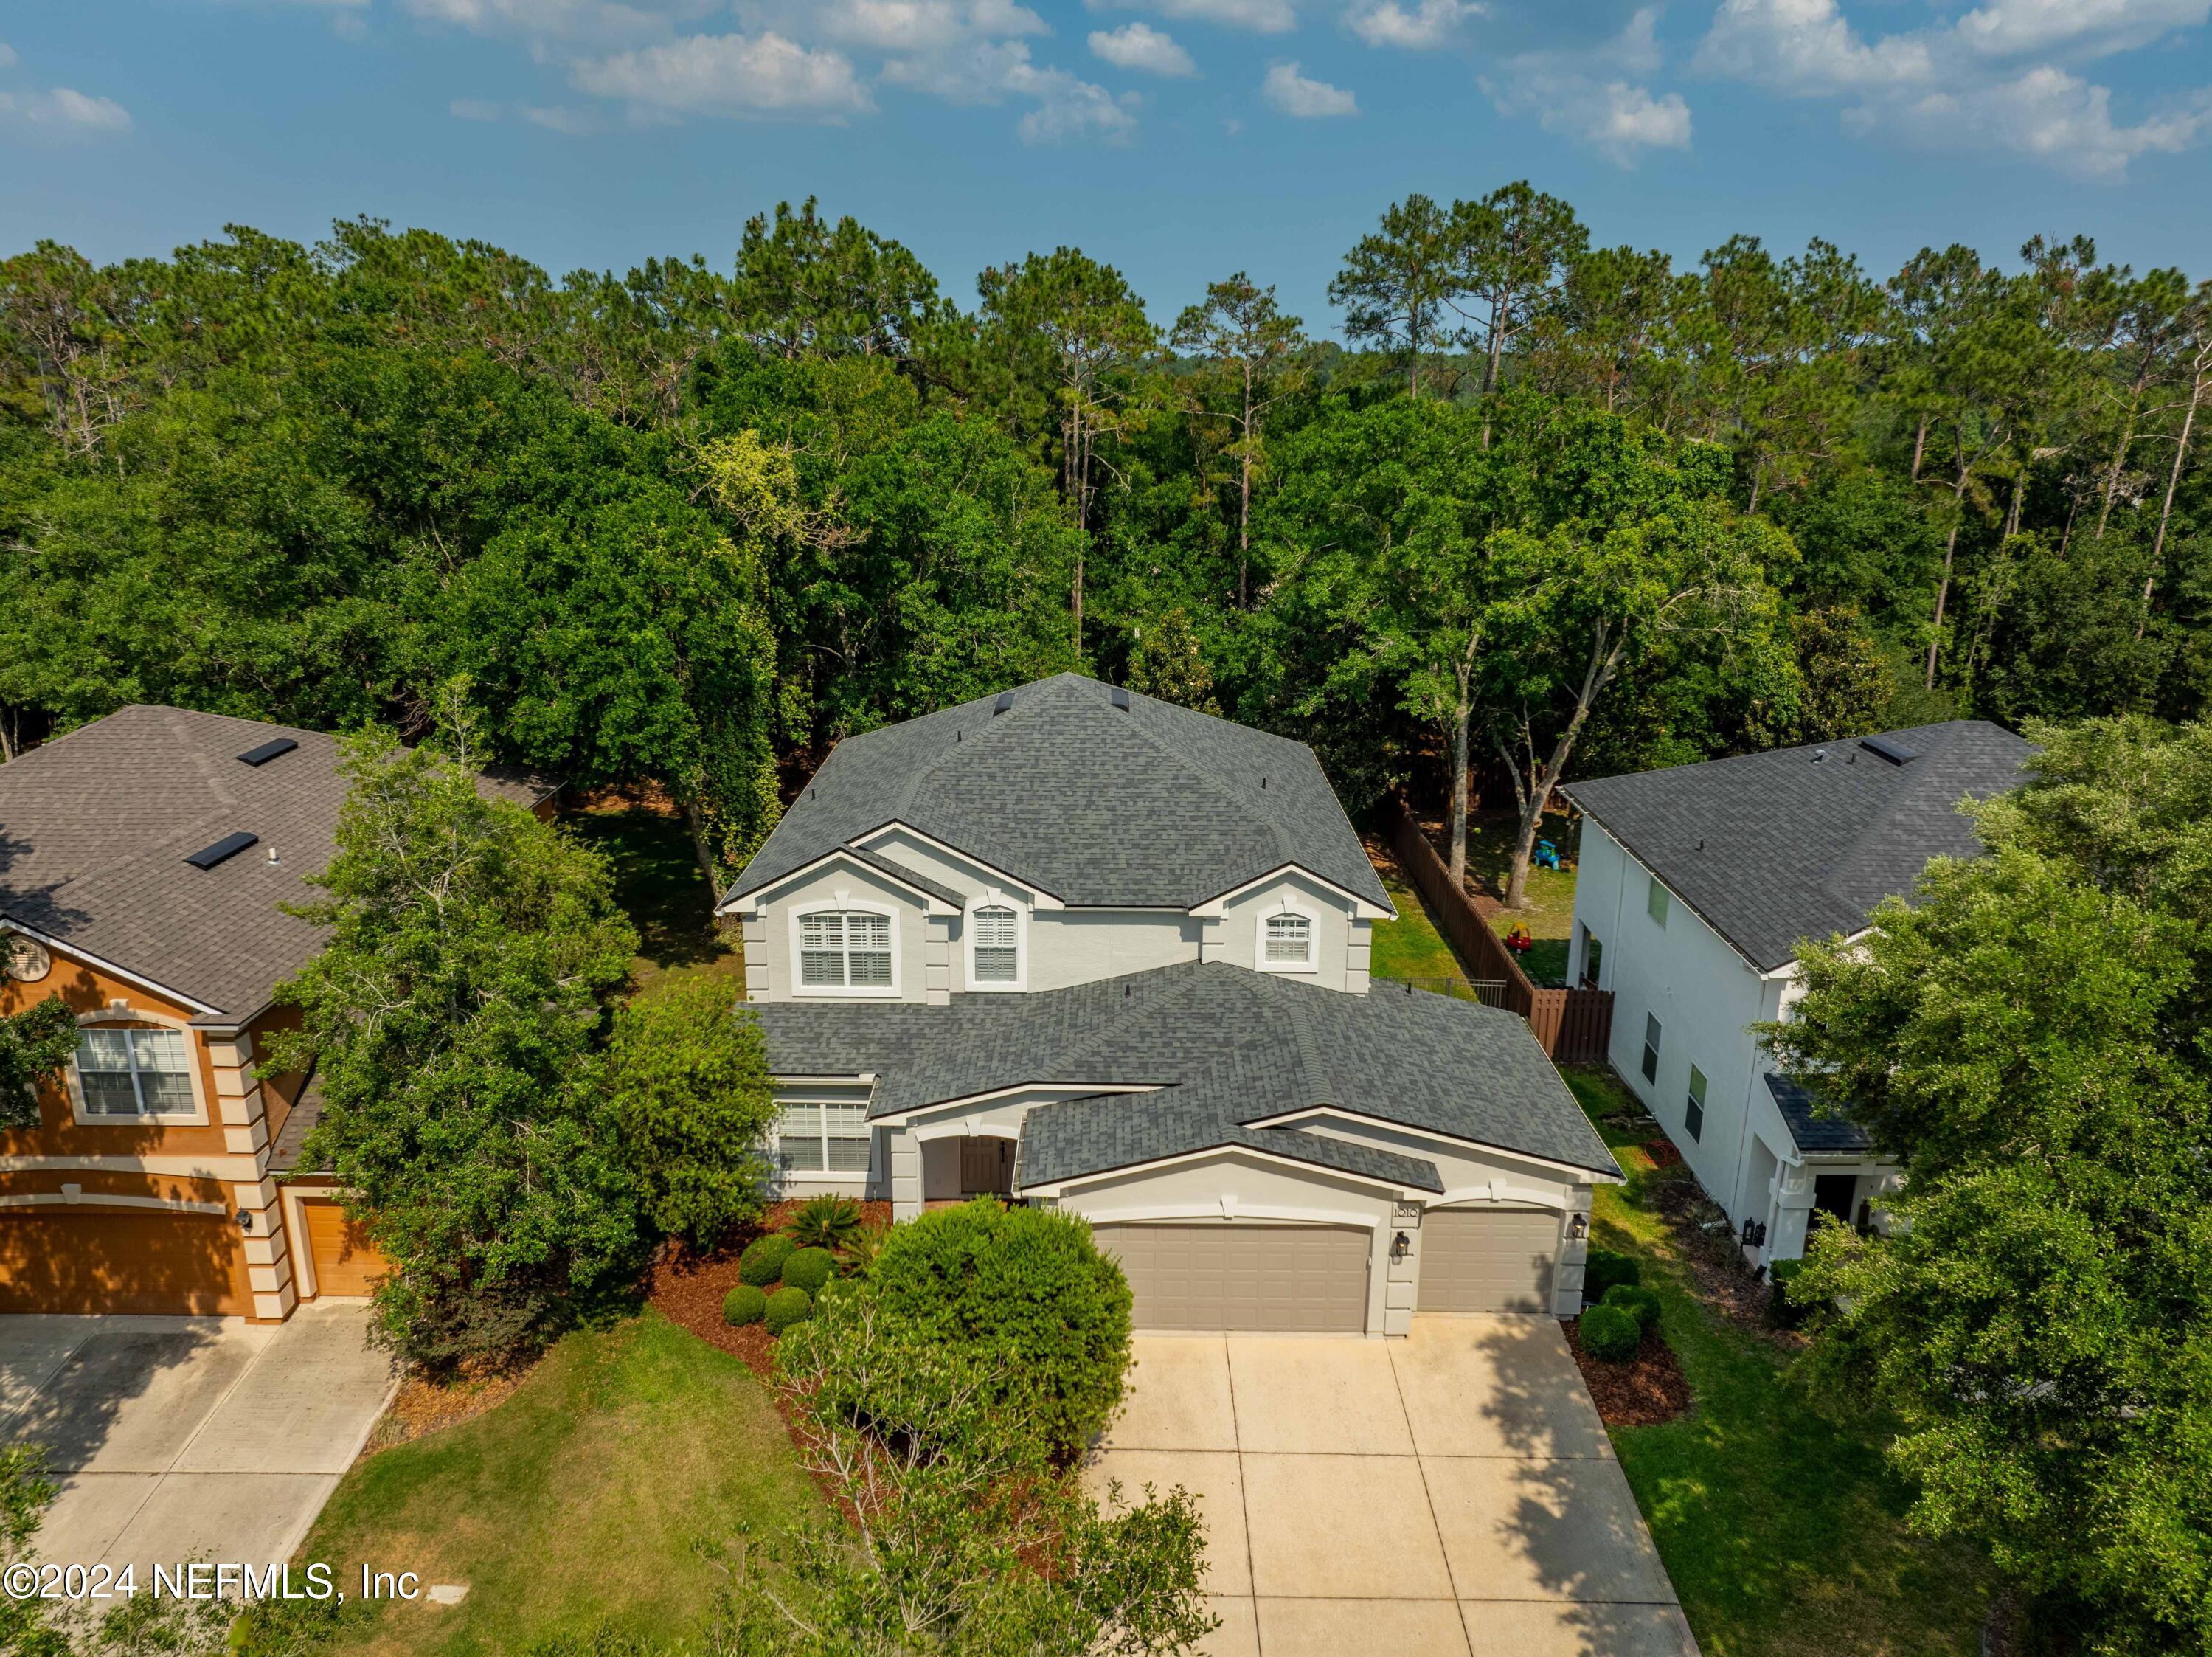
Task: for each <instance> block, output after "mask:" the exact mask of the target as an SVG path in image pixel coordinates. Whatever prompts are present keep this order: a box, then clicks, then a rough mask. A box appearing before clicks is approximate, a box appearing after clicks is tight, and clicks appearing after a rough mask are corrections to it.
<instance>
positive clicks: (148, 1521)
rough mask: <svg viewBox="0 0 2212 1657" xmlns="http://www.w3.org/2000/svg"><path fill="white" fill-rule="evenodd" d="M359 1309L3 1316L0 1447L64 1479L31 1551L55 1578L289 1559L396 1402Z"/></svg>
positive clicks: (344, 1305) (385, 1361) (385, 1363)
mask: <svg viewBox="0 0 2212 1657" xmlns="http://www.w3.org/2000/svg"><path fill="white" fill-rule="evenodd" d="M367 1335H368V1307H367V1305H366V1304H364V1303H362V1302H360V1301H351V1302H332V1303H330V1304H327V1305H321V1306H315V1307H305V1308H303V1309H301V1311H299V1312H296V1313H294V1314H293V1315H292V1319H291V1320H290V1321H289V1323H285V1324H281V1325H273V1326H272V1325H252V1324H247V1323H246V1322H244V1321H243V1320H241V1319H216V1318H155V1317H105V1318H95V1317H64V1316H30V1315H25V1316H9V1317H0V1415H4V1420H0V1441H4V1442H8V1443H15V1442H19V1441H30V1442H32V1443H35V1444H41V1445H44V1446H45V1447H46V1449H47V1451H48V1453H49V1459H50V1464H51V1465H52V1468H53V1470H54V1471H55V1472H56V1473H57V1474H58V1475H59V1476H61V1477H62V1480H63V1483H62V1492H61V1495H60V1496H58V1497H57V1498H56V1499H55V1502H54V1505H53V1506H52V1508H49V1509H48V1510H47V1513H46V1523H45V1525H44V1526H41V1527H40V1532H39V1535H38V1538H37V1545H38V1550H39V1551H40V1554H41V1555H42V1556H44V1557H46V1558H47V1559H50V1560H53V1561H56V1562H58V1563H63V1564H72V1563H82V1564H92V1563H95V1562H98V1561H102V1560H104V1561H106V1562H107V1563H109V1564H111V1565H113V1566H114V1567H115V1568H116V1569H118V1570H119V1569H121V1568H122V1567H123V1566H124V1565H125V1564H126V1563H135V1564H136V1565H137V1567H138V1569H139V1572H140V1575H141V1578H142V1580H143V1577H144V1575H145V1573H146V1571H147V1570H148V1569H149V1567H150V1566H152V1565H153V1564H155V1563H176V1562H180V1561H183V1560H186V1559H190V1558H192V1557H194V1556H198V1557H202V1558H206V1559H210V1560H213V1561H217V1562H230V1561H235V1562H238V1563H246V1564H256V1565H258V1564H265V1563H270V1562H271V1561H276V1560H283V1559H284V1558H287V1557H289V1556H290V1554H291V1553H292V1551H293V1550H295V1549H296V1548H297V1547H298V1546H299V1545H300V1543H301V1540H302V1539H304V1538H305V1537H306V1535H307V1527H308V1526H310V1525H312V1524H313V1522H314V1519H315V1515H316V1514H319V1513H320V1512H321V1511H322V1507H323V1503H324V1502H325V1501H327V1500H328V1499H329V1496H330V1494H331V1491H332V1490H333V1489H336V1488H337V1482H338V1478H339V1476H340V1475H341V1474H343V1472H344V1471H345V1470H346V1468H347V1467H349V1465H352V1462H353V1459H354V1457H355V1456H356V1455H357V1454H358V1453H360V1450H361V1447H362V1441H364V1440H366V1439H367V1438H368V1429H370V1427H372V1426H373V1425H374V1423H375V1421H376V1418H377V1416H380V1415H381V1414H382V1413H383V1411H384V1406H385V1405H386V1404H387V1403H388V1402H389V1401H390V1400H391V1398H392V1392H393V1391H394V1389H395V1387H396V1386H397V1380H396V1378H395V1375H394V1372H393V1369H392V1362H391V1360H390V1358H389V1357H388V1356H387V1355H386V1354H384V1353H382V1352H379V1351H376V1350H374V1349H371V1348H370V1347H369V1345H368V1340H367Z"/></svg>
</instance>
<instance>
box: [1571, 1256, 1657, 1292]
mask: <svg viewBox="0 0 2212 1657" xmlns="http://www.w3.org/2000/svg"><path fill="white" fill-rule="evenodd" d="M1643 1281H1644V1267H1643V1265H1642V1264H1641V1263H1640V1262H1639V1261H1638V1260H1637V1259H1636V1258H1634V1257H1633V1256H1632V1255H1627V1254H1620V1253H1616V1252H1613V1250H1612V1249H1609V1248H1593V1249H1591V1250H1590V1252H1589V1259H1588V1260H1586V1261H1584V1262H1583V1299H1584V1300H1585V1301H1602V1300H1603V1299H1604V1298H1605V1292H1606V1290H1607V1289H1608V1288H1612V1287H1613V1285H1614V1284H1615V1283H1641V1282H1643Z"/></svg>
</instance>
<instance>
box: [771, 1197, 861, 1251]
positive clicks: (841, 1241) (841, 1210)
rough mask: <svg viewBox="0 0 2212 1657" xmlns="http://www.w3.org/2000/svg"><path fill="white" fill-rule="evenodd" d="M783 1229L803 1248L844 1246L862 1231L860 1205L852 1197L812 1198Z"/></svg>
mask: <svg viewBox="0 0 2212 1657" xmlns="http://www.w3.org/2000/svg"><path fill="white" fill-rule="evenodd" d="M783 1231H784V1235H786V1236H787V1237H788V1238H790V1239H791V1240H792V1241H793V1242H794V1243H796V1244H798V1245H799V1247H801V1248H827V1249H844V1248H847V1247H848V1246H850V1245H851V1243H852V1241H853V1240H854V1238H855V1237H858V1236H859V1235H860V1204H859V1203H855V1202H854V1200H853V1199H852V1198H851V1197H808V1198H807V1199H806V1200H805V1202H804V1203H800V1204H799V1209H798V1211H797V1212H796V1213H794V1214H793V1215H792V1216H791V1218H790V1220H789V1221H787V1222H786V1224H785V1226H784V1228H783Z"/></svg>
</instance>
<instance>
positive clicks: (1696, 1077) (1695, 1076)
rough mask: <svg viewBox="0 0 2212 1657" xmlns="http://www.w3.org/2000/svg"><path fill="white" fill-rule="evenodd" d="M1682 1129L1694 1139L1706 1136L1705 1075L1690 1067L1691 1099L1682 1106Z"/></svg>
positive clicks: (1694, 1067)
mask: <svg viewBox="0 0 2212 1657" xmlns="http://www.w3.org/2000/svg"><path fill="white" fill-rule="evenodd" d="M1682 1127H1683V1129H1684V1130H1685V1131H1686V1132H1687V1133H1688V1134H1689V1136H1690V1137H1691V1138H1692V1139H1703V1138H1704V1137H1705V1072H1704V1071H1703V1070H1700V1069H1699V1068H1698V1067H1697V1066H1696V1065H1694V1064H1692V1066H1691V1067H1690V1098H1689V1102H1688V1103H1687V1104H1686V1105H1684V1106H1682Z"/></svg>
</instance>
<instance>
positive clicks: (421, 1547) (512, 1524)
mask: <svg viewBox="0 0 2212 1657" xmlns="http://www.w3.org/2000/svg"><path fill="white" fill-rule="evenodd" d="M820 1511H821V1502H820V1498H819V1497H818V1496H817V1494H816V1492H815V1490H814V1489H813V1487H812V1485H811V1483H809V1482H808V1480H807V1478H806V1477H805V1474H804V1473H802V1472H801V1471H799V1466H798V1465H797V1463H796V1462H795V1461H794V1460H793V1457H792V1451H791V1443H790V1440H789V1438H788V1437H787V1435H786V1434H785V1431H784V1427H783V1422H782V1420H781V1417H780V1416H778V1415H777V1414H776V1411H775V1405H774V1404H772V1403H771V1402H770V1401H769V1394H768V1392H767V1389H766V1388H765V1387H764V1386H762V1384H761V1382H760V1381H759V1380H757V1379H756V1378H755V1376H754V1375H753V1374H752V1372H751V1371H750V1370H749V1369H747V1368H745V1367H744V1365H743V1364H742V1363H740V1362H738V1360H737V1359H735V1358H733V1357H731V1356H729V1355H727V1354H726V1353H722V1352H718V1351H716V1350H715V1349H714V1348H713V1347H710V1346H708V1345H707V1344H706V1343H704V1342H702V1341H701V1340H699V1339H698V1338H697V1337H696V1336H693V1335H691V1334H690V1333H689V1332H688V1331H684V1330H682V1329H679V1328H678V1327H677V1326H676V1325H674V1324H672V1323H671V1322H669V1321H668V1319H665V1318H664V1317H662V1316H661V1315H660V1314H659V1313H658V1312H653V1311H647V1312H646V1313H643V1314H642V1315H641V1316H639V1317H636V1318H633V1319H629V1320H628V1321H627V1322H624V1323H623V1324H620V1325H617V1326H615V1327H614V1328H611V1329H607V1330H586V1331H579V1332H577V1333H575V1334H572V1335H569V1336H568V1337H566V1338H564V1339H563V1340H562V1342H561V1343H560V1344H559V1345H557V1346H556V1347H555V1348H554V1349H553V1350H552V1351H551V1353H550V1354H549V1355H547V1356H546V1358H545V1359H544V1362H541V1363H540V1364H539V1365H538V1368H536V1369H535V1370H534V1371H532V1374H530V1375H529V1377H528V1378H527V1379H526V1380H524V1382H523V1383H522V1385H521V1386H520V1387H518V1388H517V1389H516V1390H515V1392H514V1393H513V1396H512V1397H510V1398H507V1399H506V1400H505V1401H504V1402H502V1403H501V1404H498V1405H497V1406H496V1407H495V1408H494V1409H492V1410H489V1411H487V1412H486V1413H485V1414H483V1415H482V1416H477V1418H476V1419H475V1420H473V1421H468V1422H462V1423H461V1424H459V1426H455V1427H449V1428H447V1429H445V1430H443V1431H441V1432H438V1433H435V1434H433V1435H430V1436H428V1437H426V1438H422V1439H418V1440H416V1441H415V1442H413V1443H410V1444H403V1445H400V1446H398V1447H396V1448H393V1449H389V1450H385V1451H381V1452H380V1453H377V1454H375V1455H373V1456H371V1457H369V1458H368V1459H367V1460H365V1461H362V1462H359V1463H356V1465H355V1466H354V1468H353V1470H352V1471H350V1472H349V1473H348V1474H347V1475H346V1476H345V1478H344V1481H343V1483H341V1484H340V1485H339V1486H338V1488H337V1493H336V1494H335V1495H333V1496H331V1500H330V1503H329V1505H328V1506H327V1507H325V1508H324V1509H323V1514H322V1517H321V1518H320V1519H319V1520H317V1521H316V1524H315V1528H314V1530H313V1532H312V1533H311V1534H310V1536H309V1537H308V1538H307V1545H306V1547H305V1549H304V1550H302V1556H303V1557H304V1558H306V1559H307V1560H325V1561H328V1562H330V1563H332V1564H333V1565H334V1566H335V1567H336V1575H337V1582H338V1586H339V1587H342V1588H345V1589H347V1590H348V1591H349V1598H350V1595H351V1590H352V1589H354V1588H355V1587H357V1586H358V1584H359V1581H360V1576H361V1567H362V1564H363V1563H367V1564H368V1565H370V1566H372V1567H373V1568H374V1569H377V1570H380V1571H392V1572H398V1571H414V1572H416V1573H417V1574H418V1575H420V1577H421V1579H422V1581H423V1582H424V1583H425V1584H429V1583H447V1582H450V1583H459V1584H464V1585H465V1586H466V1587H467V1588H468V1590H469V1593H468V1597H467V1599H465V1600H464V1601H463V1602H462V1603H461V1604H460V1605H457V1606H453V1607H451V1608H444V1607H440V1606H436V1605H428V1604H426V1603H422V1602H416V1603H412V1604H401V1603H392V1602H386V1603H384V1604H382V1605H379V1606H377V1607H376V1608H374V1609H373V1610H372V1611H368V1612H367V1613H364V1614H358V1615H356V1614H355V1608H354V1606H353V1605H350V1604H349V1605H348V1607H347V1611H348V1613H349V1614H348V1616H347V1617H345V1619H344V1620H343V1622H342V1623H341V1624H340V1633H339V1636H338V1639H337V1643H336V1646H335V1647H334V1648H333V1649H336V1650H340V1651H358V1652H376V1653H401V1652H405V1653H426V1654H427V1653H439V1654H447V1657H463V1654H475V1653H487V1654H489V1653H505V1652H520V1651H521V1650H523V1649H524V1648H526V1647H528V1646H530V1645H532V1644H533V1643H534V1642H538V1641H540V1640H543V1639H545V1638H548V1637H549V1636H559V1635H582V1634H585V1633H588V1632H589V1631H590V1630H592V1629H593V1628H595V1627H597V1626H598V1625H599V1624H600V1623H603V1622H605V1623H612V1624H613V1625H614V1626H615V1627H617V1628H618V1629H620V1630H623V1631H626V1632H630V1633H634V1634H636V1635H639V1636H646V1637H648V1638H654V1639H667V1640H674V1639H678V1638H682V1637H685V1636H690V1634H692V1633H693V1632H694V1631H695V1630H696V1624H697V1623H698V1620H699V1618H700V1617H701V1616H702V1613H703V1612H704V1611H705V1609H706V1606H707V1602H708V1596H709V1595H710V1594H711V1593H713V1591H714V1587H715V1585H716V1584H717V1583H718V1582H720V1581H721V1580H723V1579H722V1577H721V1575H720V1572H719V1570H718V1569H716V1568H715V1567H714V1565H713V1564H712V1563H709V1562H708V1561H707V1560H704V1559H702V1558H701V1557H699V1556H698V1555H697V1553H696V1551H695V1544H697V1543H699V1542H702V1541H705V1542H720V1541H726V1540H728V1539H729V1538H731V1536H732V1533H733V1532H734V1531H735V1530H736V1528H737V1526H739V1525H741V1524H746V1525H750V1526H751V1527H752V1529H753V1531H754V1532H755V1533H756V1534H763V1533H773V1532H775V1531H777V1530H780V1529H781V1528H782V1527H784V1526H787V1525H788V1524H790V1523H791V1522H792V1521H793V1520H798V1519H802V1518H805V1517H810V1516H812V1515H814V1514H818V1513H819V1512H820Z"/></svg>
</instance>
